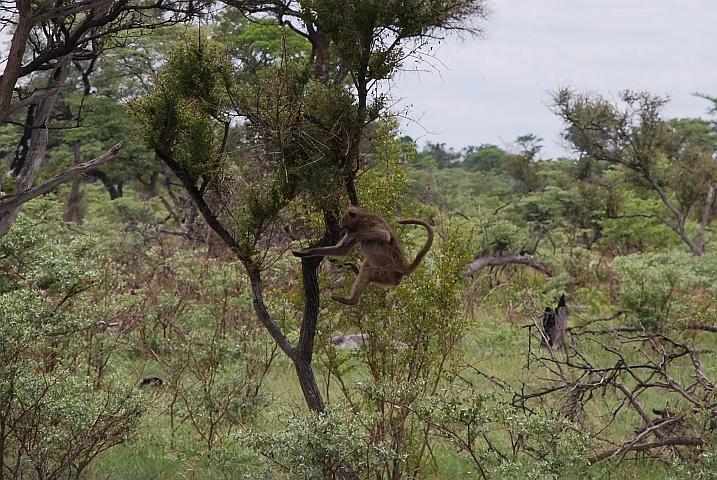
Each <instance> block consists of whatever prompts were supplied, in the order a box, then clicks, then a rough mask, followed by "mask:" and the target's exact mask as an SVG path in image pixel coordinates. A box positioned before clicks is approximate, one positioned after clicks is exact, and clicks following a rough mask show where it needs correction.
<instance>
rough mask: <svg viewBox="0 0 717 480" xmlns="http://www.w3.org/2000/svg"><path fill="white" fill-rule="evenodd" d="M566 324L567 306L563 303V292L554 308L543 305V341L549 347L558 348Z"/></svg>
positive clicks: (563, 338)
mask: <svg viewBox="0 0 717 480" xmlns="http://www.w3.org/2000/svg"><path fill="white" fill-rule="evenodd" d="M567 325H568V306H567V304H566V303H565V294H563V295H561V296H560V300H559V301H558V306H557V307H555V309H553V308H551V307H545V313H543V334H544V335H545V337H544V341H543V343H546V344H547V346H548V347H550V348H560V347H561V346H562V345H563V341H564V340H565V329H566V327H567Z"/></svg>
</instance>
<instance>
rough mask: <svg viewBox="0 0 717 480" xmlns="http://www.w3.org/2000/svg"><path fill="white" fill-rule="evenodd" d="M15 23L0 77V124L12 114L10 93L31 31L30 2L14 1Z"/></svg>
mask: <svg viewBox="0 0 717 480" xmlns="http://www.w3.org/2000/svg"><path fill="white" fill-rule="evenodd" d="M15 6H16V7H17V14H18V15H17V23H16V24H15V32H14V33H13V36H12V41H11V43H10V51H9V52H8V54H7V58H6V59H5V71H4V72H3V74H2V76H0V123H2V122H4V121H5V119H6V118H7V117H8V115H10V113H11V112H12V110H11V108H10V105H11V103H12V92H13V89H14V88H15V83H17V79H18V78H19V76H20V69H21V67H22V57H23V55H24V53H25V46H26V45H27V39H28V38H29V36H30V31H31V30H32V2H31V1H30V0H16V1H15Z"/></svg>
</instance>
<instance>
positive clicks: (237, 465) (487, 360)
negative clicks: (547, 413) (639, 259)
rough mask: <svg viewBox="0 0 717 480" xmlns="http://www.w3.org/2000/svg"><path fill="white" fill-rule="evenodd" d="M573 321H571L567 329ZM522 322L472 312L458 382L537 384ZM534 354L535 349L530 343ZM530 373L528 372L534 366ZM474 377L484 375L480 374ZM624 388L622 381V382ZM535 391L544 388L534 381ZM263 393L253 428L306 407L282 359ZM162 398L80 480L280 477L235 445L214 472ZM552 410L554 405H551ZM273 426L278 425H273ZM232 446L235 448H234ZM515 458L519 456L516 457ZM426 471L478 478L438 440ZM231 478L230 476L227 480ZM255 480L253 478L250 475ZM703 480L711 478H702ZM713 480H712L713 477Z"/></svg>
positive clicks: (592, 418)
mask: <svg viewBox="0 0 717 480" xmlns="http://www.w3.org/2000/svg"><path fill="white" fill-rule="evenodd" d="M576 321H579V320H577V319H576V318H574V319H573V322H576ZM526 323H527V322H526V321H525V319H521V322H518V324H514V325H511V324H508V323H507V321H506V320H505V315H504V314H503V312H502V311H501V310H500V309H492V310H490V309H489V310H483V311H481V312H479V313H478V315H477V317H476V321H475V324H474V325H473V326H472V327H471V329H470V331H469V334H468V335H466V336H465V338H464V342H463V344H462V347H461V348H462V357H461V362H460V363H461V364H462V365H464V366H470V368H469V369H467V370H464V373H463V374H462V377H463V378H464V380H466V381H468V382H470V383H472V384H473V386H474V387H475V388H476V390H477V391H479V392H487V391H491V390H496V385H495V384H494V383H492V382H491V381H490V380H488V379H487V377H490V376H495V377H498V378H500V379H501V380H503V381H505V382H508V383H510V384H511V385H513V386H515V387H518V386H519V385H521V384H522V383H523V382H525V383H531V384H534V385H535V384H536V380H535V378H534V374H535V371H534V370H529V369H527V368H526V359H527V357H526V352H527V350H528V342H529V340H528V329H527V328H523V325H525V324H526ZM694 340H695V345H696V346H697V347H698V348H699V349H702V350H705V351H709V350H715V349H717V345H715V338H714V336H712V335H711V334H708V333H704V332H701V333H698V334H696V335H695V337H694ZM532 341H533V342H535V339H533V340H532ZM533 348H536V345H535V344H533ZM584 351H585V353H586V355H590V356H591V358H593V359H594V360H595V362H596V363H604V364H610V362H611V361H612V360H613V359H612V357H611V356H610V355H606V354H605V352H604V349H602V347H599V346H598V345H588V346H586V347H585V349H584ZM703 359H704V360H703V365H702V366H703V368H704V370H705V373H706V374H707V375H708V377H711V378H714V376H715V374H717V361H716V359H715V355H714V354H709V353H706V354H705V355H704V356H703ZM687 367H688V365H686V364H683V365H678V368H676V369H675V371H674V375H675V378H677V379H679V380H683V381H684V380H688V378H689V376H690V374H691V369H689V368H687ZM533 368H534V367H533ZM478 371H480V372H481V373H482V374H483V375H479V374H478ZM316 373H317V379H318V380H319V381H320V382H321V381H322V380H321V379H322V378H323V376H322V372H320V371H318V370H317V372H316ZM360 377H361V375H360V374H359V373H358V372H355V373H354V374H352V375H351V376H350V378H349V379H348V381H352V380H357V379H360ZM625 381H626V382H627V381H628V379H625ZM537 383H538V384H540V383H543V384H544V382H537ZM331 385H332V388H331V389H330V392H329V393H330V397H331V398H332V399H338V398H340V397H341V395H340V392H339V391H338V390H337V389H336V390H335V389H334V387H335V386H336V382H332V384H331ZM264 388H265V391H267V392H269V393H270V395H271V397H272V398H273V401H272V402H271V404H270V405H269V406H268V407H267V408H266V409H265V410H264V411H262V413H261V414H260V420H259V422H258V426H259V427H261V428H267V427H268V426H269V425H273V427H269V428H280V425H281V423H282V422H281V421H280V420H279V419H280V417H281V416H282V415H285V414H286V412H287V411H295V412H301V411H303V410H304V408H305V407H304V401H303V397H302V394H301V392H300V389H299V387H298V382H297V380H296V378H295V374H294V370H293V366H292V365H291V363H290V362H289V361H288V359H286V358H285V357H283V356H281V357H279V359H278V360H277V361H275V362H274V363H273V364H272V367H271V370H270V373H269V376H268V378H267V379H266V382H265V387H264ZM669 398H670V396H666V395H664V394H660V392H656V393H650V394H649V395H645V396H644V397H642V398H641V399H640V400H641V401H642V402H643V403H644V405H645V408H646V409H648V410H649V409H652V408H664V406H665V403H666V402H667V401H669ZM166 405H167V399H166V398H164V399H162V400H161V401H154V402H153V408H152V413H151V415H150V416H149V417H148V418H150V420H149V422H148V424H147V426H146V428H145V429H144V430H143V431H142V432H141V433H140V435H139V436H138V437H137V438H136V439H134V440H133V441H131V442H128V443H127V444H126V445H123V446H120V447H116V448H114V449H112V450H110V451H109V452H106V453H105V454H103V455H102V456H101V457H100V458H99V459H98V461H97V462H95V463H94V464H93V465H92V467H91V468H90V469H89V470H88V472H87V475H86V478H88V479H92V480H99V479H105V478H112V479H120V480H123V479H127V480H129V479H148V480H149V479H157V480H163V479H173V478H192V479H198V480H204V479H207V480H210V479H214V478H237V477H238V476H240V475H244V474H248V475H249V477H248V478H258V477H257V475H259V476H261V477H262V478H283V477H282V476H281V474H280V473H278V472H274V473H273V474H271V476H265V475H268V474H266V473H262V468H261V467H258V466H259V465H260V463H259V460H258V459H257V458H256V457H251V456H247V452H245V451H242V450H241V449H240V448H239V447H236V443H232V442H231V441H230V442H228V444H229V445H230V447H231V448H228V449H227V451H226V452H224V454H225V455H226V456H225V459H223V460H222V461H220V462H215V463H214V465H215V466H213V467H211V466H209V463H208V462H207V461H206V453H204V452H203V451H202V449H201V440H200V439H198V438H197V437H196V432H194V433H193V432H192V429H191V426H190V425H189V424H186V425H182V426H181V427H180V428H178V429H177V431H175V433H174V435H172V433H171V429H170V428H169V425H168V420H167V416H166V414H164V413H163V412H164V411H165V408H166ZM555 405H557V404H555ZM615 405H616V403H615V401H614V400H610V399H609V398H608V397H606V398H605V399H600V400H597V401H594V402H591V403H590V404H589V405H588V409H587V410H586V412H585V413H586V415H587V417H589V419H587V423H588V424H592V425H594V426H595V425H599V424H600V423H601V422H606V421H607V420H606V419H607V418H608V417H609V415H610V412H611V411H612V410H613V409H614V408H615ZM277 420H279V421H277ZM639 424H640V418H639V417H638V416H637V415H636V414H635V413H634V411H625V412H623V413H620V414H618V415H617V417H616V421H615V422H612V423H611V424H610V426H609V427H608V430H607V431H606V432H605V434H606V435H609V436H614V437H615V438H627V437H629V436H630V435H631V434H632V431H633V429H634V428H635V426H636V425H639ZM490 433H491V436H492V437H493V438H494V439H498V440H499V441H500V442H503V445H504V446H506V445H509V443H508V436H507V434H506V433H500V432H498V433H496V432H490ZM232 445H233V446H232ZM516 458H518V457H516ZM521 458H522V460H521V461H519V462H518V463H516V464H515V465H513V467H512V468H507V469H505V470H504V471H502V472H501V470H500V469H498V470H495V471H494V477H492V478H505V479H512V478H541V477H540V476H536V475H539V473H536V472H539V471H538V470H532V469H531V461H530V459H527V458H526V457H521ZM242 462H248V463H249V464H252V465H253V466H254V469H253V470H251V472H253V473H247V472H248V471H247V470H245V469H244V468H243V466H242ZM430 463H431V467H430V468H429V471H432V472H433V475H432V476H434V477H435V478H441V479H462V478H466V479H468V478H479V476H478V474H477V467H476V465H475V464H474V463H473V462H471V461H470V460H468V459H467V457H466V456H465V455H464V454H462V453H460V452H459V451H458V448H457V446H456V445H454V444H451V443H449V442H446V441H443V442H438V443H435V446H434V449H433V451H432V452H431V462H430ZM227 475H229V477H227ZM252 475H253V476H252ZM680 475H682V473H681V472H680V471H678V470H677V469H676V467H673V466H670V463H669V461H668V462H655V461H652V460H650V459H648V458H647V457H643V456H641V455H638V454H629V455H628V456H627V457H626V459H625V461H623V462H620V463H618V462H616V461H612V462H600V463H598V464H597V465H594V466H588V465H586V464H585V463H584V462H582V463H578V464H575V465H573V466H566V467H564V468H562V469H561V470H559V473H558V474H557V476H556V477H555V478H566V479H567V478H594V479H635V480H642V479H651V480H652V479H658V480H659V479H665V480H667V479H672V478H691V477H688V476H684V477H683V476H680ZM705 478H709V477H705ZM713 478H717V475H716V476H715V477H713Z"/></svg>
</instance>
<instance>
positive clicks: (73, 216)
mask: <svg viewBox="0 0 717 480" xmlns="http://www.w3.org/2000/svg"><path fill="white" fill-rule="evenodd" d="M80 145H81V142H80V141H79V140H75V144H74V145H73V147H74V148H73V150H74V154H75V165H79V164H80ZM80 183H82V178H81V177H79V176H78V177H75V179H74V180H73V181H72V189H71V190H70V197H69V198H68V199H67V209H66V210H65V221H66V222H75V223H76V224H78V225H81V224H82V215H80Z"/></svg>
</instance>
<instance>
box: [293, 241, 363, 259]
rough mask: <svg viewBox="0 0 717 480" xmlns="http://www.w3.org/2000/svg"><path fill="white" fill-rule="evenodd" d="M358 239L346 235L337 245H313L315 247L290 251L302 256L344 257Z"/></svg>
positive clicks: (296, 255)
mask: <svg viewBox="0 0 717 480" xmlns="http://www.w3.org/2000/svg"><path fill="white" fill-rule="evenodd" d="M357 242H358V240H356V239H355V238H353V237H351V238H349V237H347V236H345V237H344V238H342V239H341V241H340V242H339V244H338V245H334V246H332V247H315V248H307V249H306V250H301V251H299V252H297V251H294V252H291V253H293V254H294V256H295V257H299V258H303V257H344V256H346V255H347V254H348V253H349V251H350V250H351V249H352V248H353V247H354V245H356V243H357Z"/></svg>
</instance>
